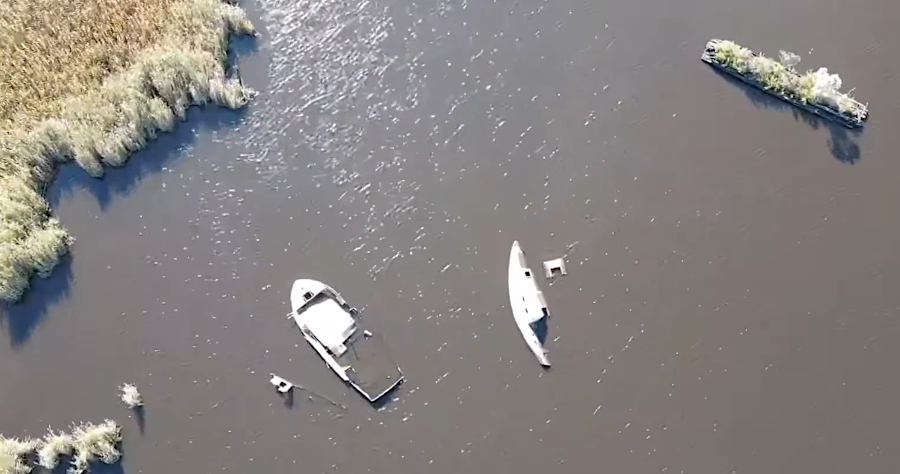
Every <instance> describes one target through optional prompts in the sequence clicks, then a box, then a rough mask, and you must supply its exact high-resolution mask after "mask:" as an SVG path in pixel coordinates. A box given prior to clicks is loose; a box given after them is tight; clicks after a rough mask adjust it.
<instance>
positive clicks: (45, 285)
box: [0, 254, 72, 348]
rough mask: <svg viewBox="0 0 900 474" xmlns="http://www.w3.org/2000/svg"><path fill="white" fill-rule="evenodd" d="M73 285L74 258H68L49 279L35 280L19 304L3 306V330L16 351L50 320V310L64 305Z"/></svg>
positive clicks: (0, 323) (0, 311) (0, 313)
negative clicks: (42, 324) (45, 320)
mask: <svg viewBox="0 0 900 474" xmlns="http://www.w3.org/2000/svg"><path fill="white" fill-rule="evenodd" d="M71 283H72V257H71V255H70V254H66V255H65V256H63V258H62V259H61V260H60V262H59V265H57V266H56V268H55V269H54V270H53V273H52V274H51V275H50V276H49V277H47V278H40V277H37V276H35V277H32V279H31V286H30V287H29V288H28V290H26V291H25V295H24V296H22V299H20V300H19V301H18V302H16V303H7V302H4V303H2V304H0V326H3V327H4V328H5V329H6V332H7V333H8V335H9V342H10V345H11V346H12V347H13V348H19V347H21V346H22V345H23V344H25V342H27V341H28V338H30V337H31V334H32V333H33V332H34V329H35V328H36V327H37V326H38V324H40V323H41V322H42V321H43V320H44V318H45V317H46V316H47V312H48V311H49V309H50V307H51V306H53V305H55V304H57V303H61V302H63V301H65V300H66V299H67V298H68V296H69V286H70V285H71Z"/></svg>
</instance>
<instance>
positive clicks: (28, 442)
mask: <svg viewBox="0 0 900 474" xmlns="http://www.w3.org/2000/svg"><path fill="white" fill-rule="evenodd" d="M121 441H122V429H121V427H120V426H119V425H118V424H116V422H114V421H112V420H106V421H104V422H103V423H100V424H93V423H82V424H80V425H76V426H73V427H72V432H71V433H63V432H53V431H52V430H51V431H49V432H48V433H47V435H46V436H44V438H42V439H24V440H22V439H18V438H4V437H3V436H2V435H0V474H28V473H29V472H31V470H32V469H33V468H34V466H33V465H32V463H31V461H32V459H34V458H35V454H36V455H37V456H36V458H37V464H38V465H39V466H41V467H43V468H45V469H47V470H49V471H53V470H54V469H56V467H57V466H58V465H59V461H60V460H61V458H62V457H64V456H66V457H71V460H72V464H71V466H69V469H68V471H67V474H83V473H84V472H85V471H87V469H88V467H89V465H90V463H92V462H97V461H100V462H103V463H105V464H113V463H116V462H118V461H119V459H120V457H121V453H120V452H119V448H118V445H119V443H120V442H121Z"/></svg>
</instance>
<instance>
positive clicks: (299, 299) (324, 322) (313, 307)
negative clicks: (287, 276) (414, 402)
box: [290, 280, 403, 402]
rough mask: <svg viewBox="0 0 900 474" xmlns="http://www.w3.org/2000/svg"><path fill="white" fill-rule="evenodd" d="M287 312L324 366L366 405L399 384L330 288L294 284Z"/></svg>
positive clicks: (355, 314) (394, 370) (374, 338)
mask: <svg viewBox="0 0 900 474" xmlns="http://www.w3.org/2000/svg"><path fill="white" fill-rule="evenodd" d="M291 309H292V311H291V314H290V317H291V318H293V319H294V321H295V322H296V323H297V326H299V327H300V332H301V333H302V334H303V337H304V338H306V340H307V341H308V342H309V344H310V345H311V346H312V347H313V349H315V350H316V352H318V353H319V355H320V356H322V359H324V360H325V363H326V365H328V367H330V368H331V370H333V371H334V372H335V373H336V374H337V375H338V376H339V377H340V378H341V379H343V380H344V381H345V382H347V383H349V384H350V385H351V386H353V388H355V389H356V391H358V392H359V393H361V394H363V395H364V396H365V397H366V399H368V400H369V401H370V402H374V401H376V400H378V399H379V398H381V397H382V396H384V395H385V394H387V393H388V392H390V391H391V389H393V388H394V387H396V386H397V385H398V384H399V383H400V382H402V381H403V374H402V372H401V371H400V367H398V366H397V364H396V363H395V362H394V360H393V358H392V357H391V355H390V353H389V352H388V350H387V347H386V346H385V344H384V341H383V339H382V338H381V337H380V336H379V335H377V334H374V333H372V332H371V331H369V330H367V329H365V328H364V327H362V321H361V320H360V316H359V311H357V310H356V308H352V307H350V305H348V304H347V302H346V301H344V299H343V298H342V297H341V295H340V294H339V293H338V292H337V291H335V290H334V289H333V288H331V287H330V286H328V285H326V284H324V283H322V282H319V281H315V280H297V281H295V282H294V286H293V288H291Z"/></svg>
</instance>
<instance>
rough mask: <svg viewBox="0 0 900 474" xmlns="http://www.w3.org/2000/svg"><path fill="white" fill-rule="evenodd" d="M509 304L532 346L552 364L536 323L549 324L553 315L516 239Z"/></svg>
mask: <svg viewBox="0 0 900 474" xmlns="http://www.w3.org/2000/svg"><path fill="white" fill-rule="evenodd" d="M509 305H510V308H511V309H512V313H513V319H515V321H516V326H517V327H518V328H519V332H521V333H522V338H523V339H524V340H525V344H526V345H527V346H528V349H530V350H531V352H532V353H533V354H534V356H535V357H536V358H537V360H538V362H540V363H541V365H543V366H544V367H550V359H549V358H548V356H547V350H546V349H544V346H543V344H541V341H540V339H538V336H537V334H536V333H535V331H534V326H533V325H536V324H540V323H546V321H547V319H548V318H549V317H550V313H549V310H548V309H547V302H546V301H545V300H544V294H543V293H542V292H541V289H540V288H538V286H537V282H536V281H535V280H534V272H532V271H531V269H530V268H528V264H527V263H526V262H525V253H524V252H522V248H521V247H520V246H519V242H513V245H512V249H511V250H510V253H509Z"/></svg>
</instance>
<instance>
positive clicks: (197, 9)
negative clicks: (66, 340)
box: [0, 0, 257, 302]
mask: <svg viewBox="0 0 900 474" xmlns="http://www.w3.org/2000/svg"><path fill="white" fill-rule="evenodd" d="M96 1H97V2H98V3H99V2H102V1H103V0H96ZM165 13H166V18H164V19H158V18H157V19H156V20H157V21H164V22H165V24H166V30H165V31H164V32H162V33H161V34H160V37H159V38H158V39H157V41H156V42H154V43H153V44H151V45H150V46H149V47H147V48H145V49H142V50H140V51H138V52H137V53H138V54H137V55H136V56H135V58H134V60H133V62H132V63H131V64H129V65H127V66H126V67H124V68H123V69H122V70H120V71H116V72H115V73H113V74H110V75H109V76H107V77H105V78H103V80H102V82H100V83H98V84H96V85H94V87H88V88H86V90H85V91H84V93H83V94H81V95H78V96H74V97H58V98H57V99H58V100H59V101H60V104H61V105H60V107H59V108H60V110H59V113H58V114H57V115H54V116H51V117H41V118H36V117H35V118H34V121H33V122H32V124H33V126H32V127H29V126H28V123H27V120H21V119H19V118H18V117H16V119H17V120H18V121H20V122H26V125H25V126H24V127H23V128H19V129H8V130H0V173H2V175H0V299H2V300H6V301H9V302H15V301H18V300H19V299H20V298H21V297H22V295H23V294H24V292H25V291H26V290H27V288H28V287H29V285H30V280H31V278H32V277H33V276H34V275H37V276H40V277H47V276H49V275H50V274H51V273H52V271H53V269H54V268H55V267H56V265H57V264H58V263H59V261H60V259H61V258H62V257H63V256H64V255H65V254H66V253H67V252H68V251H69V247H70V246H71V245H72V243H73V242H74V238H73V237H72V236H70V235H69V234H68V232H67V231H66V230H65V228H63V226H62V225H61V224H60V223H59V221H58V220H57V219H55V218H54V217H53V216H52V212H51V209H50V207H49V204H48V203H47V201H46V200H45V199H44V197H43V194H45V191H46V188H47V186H48V185H49V183H51V182H52V180H53V178H54V176H55V172H56V168H57V166H58V165H59V164H60V163H64V162H68V161H72V160H74V161H75V162H76V163H78V165H79V166H80V167H81V168H83V169H84V170H85V171H86V172H87V173H88V174H90V175H91V176H94V177H97V178H100V177H102V176H103V172H104V165H105V166H121V165H124V164H125V163H126V162H127V160H128V158H129V157H130V156H131V154H133V153H135V152H136V151H138V150H140V149H143V148H144V147H146V146H147V145H148V144H149V143H150V142H151V141H153V140H154V139H155V138H156V137H157V136H158V134H159V133H161V132H169V131H172V130H173V129H174V127H175V126H176V123H177V121H183V120H185V118H186V115H185V114H186V112H187V109H188V108H189V107H191V106H194V105H200V106H202V105H206V104H210V103H212V104H215V105H219V106H224V107H228V108H231V109H239V108H242V107H244V106H245V105H246V104H247V103H248V101H249V100H250V99H251V98H252V96H253V95H254V94H255V92H254V91H252V90H251V89H249V88H246V87H245V86H244V85H243V83H242V82H241V81H240V78H238V77H227V76H226V70H225V68H226V66H227V50H228V41H229V39H230V38H231V36H232V35H254V36H255V35H256V34H257V33H256V30H255V28H254V27H253V25H252V24H251V22H250V21H249V19H248V18H247V17H246V14H245V12H244V11H243V10H242V9H241V8H240V7H238V6H235V5H233V4H231V3H229V2H225V1H223V0H182V1H176V2H172V4H171V5H170V6H169V8H168V10H166V12H165ZM22 23H25V22H24V21H23V22H22ZM34 41H35V42H37V41H38V40H34ZM123 41H124V40H123ZM114 46H117V45H115V44H113V43H110V46H108V47H109V48H113V47H114ZM25 127H28V129H25Z"/></svg>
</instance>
